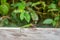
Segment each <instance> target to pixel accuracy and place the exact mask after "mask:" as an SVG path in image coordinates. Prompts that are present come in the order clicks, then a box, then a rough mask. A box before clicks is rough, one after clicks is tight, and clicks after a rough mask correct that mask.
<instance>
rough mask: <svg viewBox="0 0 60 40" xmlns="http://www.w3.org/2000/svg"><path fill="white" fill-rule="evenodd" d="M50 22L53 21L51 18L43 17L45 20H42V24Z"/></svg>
mask: <svg viewBox="0 0 60 40" xmlns="http://www.w3.org/2000/svg"><path fill="white" fill-rule="evenodd" d="M52 22H53V20H52V19H45V20H44V21H43V24H51V23H52Z"/></svg>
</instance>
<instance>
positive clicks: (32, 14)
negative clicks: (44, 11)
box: [31, 12, 38, 21]
mask: <svg viewBox="0 0 60 40" xmlns="http://www.w3.org/2000/svg"><path fill="white" fill-rule="evenodd" d="M31 17H32V20H36V21H37V20H38V15H37V14H36V13H35V12H32V13H31Z"/></svg>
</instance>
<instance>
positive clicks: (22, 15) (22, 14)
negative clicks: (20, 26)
mask: <svg viewBox="0 0 60 40" xmlns="http://www.w3.org/2000/svg"><path fill="white" fill-rule="evenodd" d="M20 19H21V20H23V19H24V12H22V13H21V14H20Z"/></svg>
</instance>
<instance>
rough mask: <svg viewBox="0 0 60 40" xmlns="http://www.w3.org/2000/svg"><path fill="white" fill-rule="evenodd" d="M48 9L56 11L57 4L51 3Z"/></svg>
mask: <svg viewBox="0 0 60 40" xmlns="http://www.w3.org/2000/svg"><path fill="white" fill-rule="evenodd" d="M48 8H50V9H56V4H54V3H51V4H50V5H49V6H48Z"/></svg>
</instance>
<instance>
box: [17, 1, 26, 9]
mask: <svg viewBox="0 0 60 40" xmlns="http://www.w3.org/2000/svg"><path fill="white" fill-rule="evenodd" d="M25 6H26V3H25V2H24V1H23V2H21V3H19V6H18V8H19V9H20V10H24V9H25Z"/></svg>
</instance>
